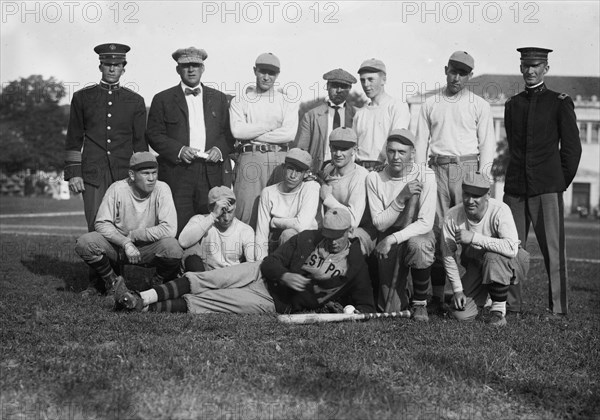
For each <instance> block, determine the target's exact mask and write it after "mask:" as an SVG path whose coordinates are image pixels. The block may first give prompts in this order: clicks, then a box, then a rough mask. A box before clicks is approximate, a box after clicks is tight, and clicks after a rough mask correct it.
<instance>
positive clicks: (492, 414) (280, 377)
mask: <svg viewBox="0 0 600 420" xmlns="http://www.w3.org/2000/svg"><path fill="white" fill-rule="evenodd" d="M2 210H3V211H2V212H4V213H6V212H7V211H6V209H5V208H3V209H2ZM44 211H47V210H44ZM63 211H66V210H63ZM21 222H22V221H21ZM599 238H600V229H599V226H598V222H597V221H579V220H572V221H570V222H569V223H568V229H567V240H568V249H569V257H570V258H587V259H595V260H598V258H599V250H600V246H599V240H598V239H599ZM74 239H75V237H65V236H62V237H51V236H43V237H39V236H20V235H12V234H4V235H2V239H1V242H2V243H1V253H2V255H1V261H2V268H1V271H0V281H1V294H0V296H1V297H0V322H1V323H2V340H1V349H2V352H1V362H0V368H1V377H2V383H1V397H0V406H1V409H2V414H1V418H2V419H25V418H27V419H30V418H34V419H45V418H50V419H67V418H68V419H77V420H78V419H105V418H109V419H126V418H127V419H263V418H267V419H338V418H339V419H350V418H351V419H430V418H447V419H464V418H466V419H479V418H490V419H496V418H506V419H513V418H523V419H554V418H556V419H558V418H600V397H599V395H600V386H599V382H598V381H599V377H600V337H599V335H598V332H599V331H598V325H599V321H600V283H599V281H598V277H599V275H598V274H599V271H600V264H599V263H598V262H589V261H579V260H575V261H573V260H571V261H569V274H570V287H571V289H570V290H571V295H570V309H571V315H570V317H569V318H568V320H566V321H564V322H549V321H546V320H545V317H544V315H545V307H546V306H547V293H548V292H547V283H546V279H545V275H544V269H543V262H542V261H541V260H540V259H539V258H536V259H534V260H533V263H532V268H531V272H530V278H529V280H528V282H527V284H526V285H525V295H524V298H525V301H526V306H527V310H526V312H525V313H523V314H522V315H521V316H519V317H515V316H510V317H509V318H508V326H507V327H506V328H504V329H501V330H496V329H491V328H489V327H488V326H487V325H485V324H483V323H481V322H475V323H472V324H460V325H459V324H458V323H456V322H454V321H452V320H449V319H445V318H440V317H432V318H431V321H430V322H429V323H428V324H426V325H423V324H417V323H415V322H413V321H411V320H406V319H388V320H374V321H369V322H359V323H343V324H323V325H305V326H293V325H284V324H280V323H279V322H278V321H277V319H276V317H275V316H270V315H265V316H244V315H211V316H197V315H196V316H194V315H188V314H167V315H166V314H138V313H122V312H114V311H112V310H111V302H110V300H108V299H105V298H91V299H88V300H84V299H82V298H80V297H79V295H78V294H77V293H75V292H76V291H79V290H81V289H82V288H84V286H85V279H86V277H87V269H86V267H85V266H84V264H83V263H82V262H81V261H80V260H79V259H78V258H77V256H76V255H75V254H74V252H73V241H74ZM127 274H128V280H129V281H130V282H132V283H136V282H138V283H139V282H141V281H142V280H143V276H144V274H147V272H145V271H143V270H137V269H136V268H134V267H128V271H127Z"/></svg>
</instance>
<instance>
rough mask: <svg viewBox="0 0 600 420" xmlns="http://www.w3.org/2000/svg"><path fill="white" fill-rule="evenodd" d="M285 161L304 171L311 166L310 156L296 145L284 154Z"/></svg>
mask: <svg viewBox="0 0 600 420" xmlns="http://www.w3.org/2000/svg"><path fill="white" fill-rule="evenodd" d="M285 163H289V164H291V165H294V166H295V167H297V168H299V169H301V170H303V171H306V170H307V169H308V168H310V167H311V166H312V157H311V156H310V154H309V153H308V152H307V151H305V150H302V149H299V148H297V147H296V148H293V149H291V150H290V151H289V152H288V153H287V155H286V156H285Z"/></svg>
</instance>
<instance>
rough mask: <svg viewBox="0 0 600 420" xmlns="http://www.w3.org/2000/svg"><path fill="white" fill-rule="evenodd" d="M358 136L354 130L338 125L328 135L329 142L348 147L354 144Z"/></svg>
mask: <svg viewBox="0 0 600 420" xmlns="http://www.w3.org/2000/svg"><path fill="white" fill-rule="evenodd" d="M356 143H358V138H357V137H356V132H354V130H353V129H351V128H348V127H338V128H336V129H335V130H333V131H332V132H331V134H330V135H329V144H331V145H333V146H337V147H342V148H346V149H349V148H350V147H354V146H356Z"/></svg>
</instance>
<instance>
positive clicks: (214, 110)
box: [146, 84, 234, 185]
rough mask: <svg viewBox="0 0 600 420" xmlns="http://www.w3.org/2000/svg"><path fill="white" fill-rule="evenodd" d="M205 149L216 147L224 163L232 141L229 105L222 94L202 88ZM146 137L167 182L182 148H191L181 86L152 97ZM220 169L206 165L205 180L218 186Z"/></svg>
mask: <svg viewBox="0 0 600 420" xmlns="http://www.w3.org/2000/svg"><path fill="white" fill-rule="evenodd" d="M202 101H203V105H204V126H205V129H206V148H205V150H209V149H211V148H212V147H213V146H216V147H218V148H219V150H221V155H222V157H223V159H227V155H228V154H229V153H230V152H231V149H232V147H233V143H234V139H233V136H232V135H231V131H230V129H229V104H228V102H227V96H225V94H224V93H223V92H220V91H218V90H216V89H212V88H209V87H207V86H204V85H202ZM146 137H147V140H148V143H149V144H150V146H152V149H154V150H155V151H156V152H158V154H159V156H158V164H159V171H158V172H159V176H160V177H161V179H168V178H169V175H170V174H171V172H172V171H173V168H174V167H175V166H176V165H179V164H183V163H182V162H181V161H180V160H179V152H180V151H181V148H182V147H183V146H189V145H190V124H189V111H188V107H187V102H186V101H185V94H184V93H183V90H182V89H181V84H177V85H176V86H174V87H172V88H170V89H167V90H164V91H162V92H160V93H158V94H156V96H155V97H154V99H153V100H152V105H151V106H150V112H149V114H148V130H147V132H146ZM220 167H221V165H220V164H219V165H215V164H213V165H209V168H208V177H209V178H211V179H212V182H213V183H214V184H215V185H220V184H221V175H222V174H221V168H220Z"/></svg>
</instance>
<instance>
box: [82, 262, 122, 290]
mask: <svg viewBox="0 0 600 420" xmlns="http://www.w3.org/2000/svg"><path fill="white" fill-rule="evenodd" d="M88 265H89V266H90V267H92V268H93V269H94V270H95V271H96V273H98V275H99V276H100V277H101V278H102V280H104V284H105V285H106V286H107V288H109V287H110V286H112V284H113V283H114V281H115V280H116V278H117V275H116V274H115V272H114V270H113V269H112V266H111V265H110V260H109V259H108V257H107V256H106V255H102V257H101V258H100V259H99V260H98V261H93V262H92V261H89V262H88Z"/></svg>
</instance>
